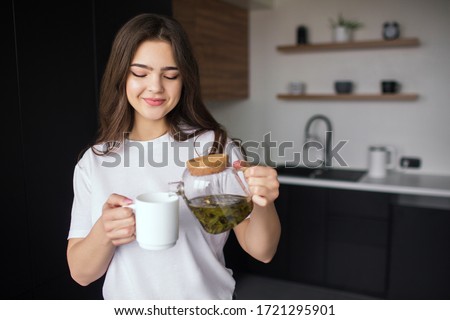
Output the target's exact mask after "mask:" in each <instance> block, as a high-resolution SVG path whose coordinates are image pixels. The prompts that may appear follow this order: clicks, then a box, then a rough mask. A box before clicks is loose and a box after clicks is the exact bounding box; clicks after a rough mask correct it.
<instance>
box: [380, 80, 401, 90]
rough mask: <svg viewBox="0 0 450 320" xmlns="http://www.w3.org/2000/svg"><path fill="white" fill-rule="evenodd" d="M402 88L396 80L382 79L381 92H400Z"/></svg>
mask: <svg viewBox="0 0 450 320" xmlns="http://www.w3.org/2000/svg"><path fill="white" fill-rule="evenodd" d="M399 90H400V83H398V82H397V81H395V80H382V81H381V92H382V93H398V92H399Z"/></svg>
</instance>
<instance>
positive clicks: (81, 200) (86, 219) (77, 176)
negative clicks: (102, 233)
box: [67, 154, 92, 239]
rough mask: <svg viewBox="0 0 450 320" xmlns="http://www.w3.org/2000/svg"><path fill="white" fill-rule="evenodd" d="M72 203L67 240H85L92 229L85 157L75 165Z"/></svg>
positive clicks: (89, 181)
mask: <svg viewBox="0 0 450 320" xmlns="http://www.w3.org/2000/svg"><path fill="white" fill-rule="evenodd" d="M73 193H74V197H73V203H72V213H71V221H70V229H69V235H68V237H67V238H68V239H70V238H85V237H86V236H87V235H88V233H89V231H90V230H91V228H92V217H91V212H90V201H91V180H90V177H89V166H88V161H87V155H86V154H85V155H84V156H83V158H82V159H81V160H80V161H79V162H78V163H77V165H76V166H75V170H74V175H73Z"/></svg>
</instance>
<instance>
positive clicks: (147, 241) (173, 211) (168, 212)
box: [128, 192, 179, 250]
mask: <svg viewBox="0 0 450 320" xmlns="http://www.w3.org/2000/svg"><path fill="white" fill-rule="evenodd" d="M128 207H131V208H132V209H133V210H134V214H135V217H136V241H137V242H138V244H139V246H140V247H141V248H143V249H147V250H163V249H168V248H171V247H173V246H174V245H175V244H176V242H177V240H178V231H179V200H178V195H177V194H175V193H173V192H149V193H143V194H140V195H138V196H137V197H136V199H135V200H134V203H133V204H132V205H129V206H128Z"/></svg>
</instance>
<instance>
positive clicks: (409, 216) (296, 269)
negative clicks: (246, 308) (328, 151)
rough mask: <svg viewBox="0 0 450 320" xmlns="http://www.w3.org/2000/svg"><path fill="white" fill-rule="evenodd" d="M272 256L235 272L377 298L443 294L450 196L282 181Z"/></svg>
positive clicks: (448, 283)
mask: <svg viewBox="0 0 450 320" xmlns="http://www.w3.org/2000/svg"><path fill="white" fill-rule="evenodd" d="M275 204H276V207H277V210H278V213H279V215H280V220H281V222H282V241H281V242H280V246H279V252H278V253H277V255H276V256H275V258H274V259H273V261H272V262H271V263H269V264H267V265H262V264H260V263H257V262H255V261H254V260H252V259H249V258H245V257H244V258H242V257H241V259H240V261H242V260H243V259H245V263H241V264H240V265H238V266H237V267H238V269H237V271H243V272H250V273H257V274H259V275H264V276H267V277H274V278H279V279H285V280H290V281H294V282H300V283H304V284H312V285H319V286H323V287H328V288H334V289H340V290H345V291H349V292H354V293H359V294H363V295H365V296H372V297H376V298H381V299H450V199H448V198H433V197H423V196H406V195H396V194H390V193H382V192H369V191H357V190H344V189H338V188H322V187H310V186H296V185H281V187H280V197H279V199H277V201H276V203H275Z"/></svg>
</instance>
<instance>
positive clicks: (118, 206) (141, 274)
mask: <svg viewBox="0 0 450 320" xmlns="http://www.w3.org/2000/svg"><path fill="white" fill-rule="evenodd" d="M99 118H100V126H99V131H98V137H97V139H96V141H95V143H94V144H93V145H92V146H91V147H90V148H89V149H88V150H86V151H85V152H84V154H83V156H82V157H81V159H80V160H79V162H78V163H77V165H76V167H75V172H74V201H73V208H72V220H71V226H70V231H69V236H68V239H69V240H68V247H67V259H68V263H69V267H70V271H71V275H72V277H73V279H74V280H75V281H76V282H78V283H79V284H81V285H84V286H85V285H88V284H90V283H91V282H93V281H95V280H97V279H99V278H100V277H102V276H103V275H104V274H105V273H106V276H105V282H104V286H103V296H104V298H105V299H231V298H232V296H233V292H234V287H235V281H234V279H233V276H232V271H231V270H229V269H227V268H226V267H225V260H224V255H223V247H224V244H225V242H226V240H227V237H228V232H225V233H222V234H217V235H213V234H208V233H206V232H205V231H204V230H203V229H202V227H201V225H200V224H199V222H198V220H196V218H195V217H194V216H193V214H192V213H191V212H190V211H189V209H188V208H187V206H185V205H184V204H183V203H182V201H181V202H180V203H181V205H180V231H179V239H178V241H177V244H176V245H175V246H174V247H173V248H170V249H167V250H160V251H150V250H144V249H141V248H140V247H139V246H138V245H137V243H136V241H135V219H134V214H133V211H132V209H130V208H128V207H125V206H126V205H128V204H130V203H132V200H131V199H133V198H134V197H135V196H136V195H138V194H140V193H142V192H149V191H167V189H168V183H169V182H173V181H180V179H181V176H182V173H183V171H184V169H185V167H184V163H185V161H187V160H189V159H190V158H192V157H194V156H195V154H193V150H194V143H196V146H195V151H196V152H197V151H198V150H202V148H206V146H208V145H209V146H211V143H212V148H210V151H212V152H219V153H220V152H223V146H225V145H226V143H227V142H229V141H230V139H229V138H228V137H227V133H226V131H225V129H224V128H223V127H222V126H221V125H220V124H219V123H217V121H216V120H215V119H214V118H213V117H212V116H211V114H210V113H209V112H208V110H207V109H206V107H205V105H204V103H203V101H202V99H201V94H200V81H199V73H198V66H197V62H196V60H195V58H194V56H193V53H192V50H191V47H190V44H189V41H188V37H187V35H186V33H185V31H184V30H183V28H182V27H181V26H180V24H179V23H178V22H177V21H175V20H173V19H172V18H169V17H165V16H160V15H155V14H141V15H138V16H136V17H134V18H133V19H131V20H130V21H128V22H127V23H126V24H125V25H124V26H123V27H122V28H121V29H120V30H119V32H118V34H117V36H116V38H115V40H114V42H113V46H112V50H111V54H110V58H109V61H108V64H107V66H106V70H105V73H104V76H103V79H102V86H101V91H100V111H99ZM236 159H237V158H236ZM180 164H181V165H180ZM244 175H245V181H246V182H247V184H248V187H249V190H250V192H251V193H252V200H253V202H254V209H253V211H252V213H251V215H250V217H249V218H248V219H246V220H244V221H243V222H241V223H240V224H239V225H237V226H236V227H235V228H234V229H233V231H234V232H235V234H236V237H237V239H238V241H239V243H240V245H241V246H242V248H243V250H245V251H246V252H247V253H248V254H250V255H251V256H253V257H254V258H255V259H258V260H260V261H263V262H269V261H270V260H271V259H272V257H273V255H274V254H275V252H276V248H277V245H278V241H279V237H280V223H279V220H278V216H277V213H276V210H275V206H274V200H275V199H276V198H277V196H278V186H279V184H278V180H277V174H276V171H275V170H274V169H273V168H270V167H265V166H254V167H250V168H248V169H246V170H245V172H244Z"/></svg>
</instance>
